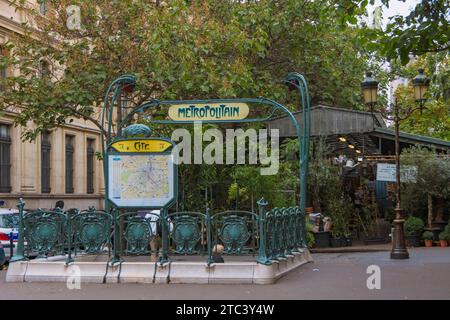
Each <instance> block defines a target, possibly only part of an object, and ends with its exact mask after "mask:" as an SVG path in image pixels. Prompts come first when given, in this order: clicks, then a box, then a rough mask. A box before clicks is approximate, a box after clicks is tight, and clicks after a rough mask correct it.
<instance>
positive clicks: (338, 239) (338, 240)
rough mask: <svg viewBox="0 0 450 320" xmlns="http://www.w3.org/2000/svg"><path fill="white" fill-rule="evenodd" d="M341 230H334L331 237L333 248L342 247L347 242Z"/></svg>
mask: <svg viewBox="0 0 450 320" xmlns="http://www.w3.org/2000/svg"><path fill="white" fill-rule="evenodd" d="M343 239H344V238H342V235H341V233H340V232H336V231H333V237H332V238H330V244H331V246H332V247H333V248H338V247H342V246H343V244H344V243H345V240H343Z"/></svg>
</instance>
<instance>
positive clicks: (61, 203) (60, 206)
mask: <svg viewBox="0 0 450 320" xmlns="http://www.w3.org/2000/svg"><path fill="white" fill-rule="evenodd" d="M63 209H64V201H62V200H58V201H56V205H55V208H54V209H53V211H58V210H61V211H63Z"/></svg>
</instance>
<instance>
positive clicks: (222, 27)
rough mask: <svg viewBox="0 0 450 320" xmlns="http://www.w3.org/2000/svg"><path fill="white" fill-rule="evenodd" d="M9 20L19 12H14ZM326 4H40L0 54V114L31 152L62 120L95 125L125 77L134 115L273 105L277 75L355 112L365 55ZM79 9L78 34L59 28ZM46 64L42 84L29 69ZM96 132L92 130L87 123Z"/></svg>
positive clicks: (280, 93)
mask: <svg viewBox="0 0 450 320" xmlns="http://www.w3.org/2000/svg"><path fill="white" fill-rule="evenodd" d="M14 2H15V3H16V5H18V6H19V7H20V8H21V9H23V8H24V7H26V6H27V5H28V2H27V1H22V0H16V1H14ZM334 3H335V1H320V3H319V2H318V1H311V0H300V1H299V0H286V1H269V0H262V1H256V2H245V3H238V2H235V1H220V0H203V1H184V0H172V1H156V2H154V3H152V2H149V1H144V0H134V1H132V0H123V1H80V0H78V1H77V0H75V1H72V0H70V1H69V0H59V1H49V12H48V14H47V15H46V16H42V15H40V13H39V12H37V11H36V10H34V9H31V10H28V11H27V12H28V14H29V15H30V21H35V22H36V25H38V26H39V30H36V29H35V28H34V27H33V26H34V24H33V23H28V24H26V25H24V27H25V33H24V34H23V35H17V36H16V37H13V38H12V39H11V41H10V42H9V43H8V44H7V47H8V49H9V51H10V52H11V54H10V55H9V56H8V57H7V58H4V59H2V64H3V65H8V66H9V67H10V68H11V69H16V70H18V71H20V74H19V73H14V74H13V73H10V74H9V76H8V77H7V79H6V80H5V81H3V83H2V84H3V85H4V88H5V90H4V91H2V93H0V102H1V106H2V108H3V109H5V108H9V110H13V111H18V112H19V115H18V118H17V122H18V123H19V124H20V125H23V126H25V125H26V124H27V123H29V122H30V121H32V122H33V123H34V127H32V128H31V127H27V130H26V131H25V135H24V138H25V139H28V140H32V139H34V138H35V137H36V134H37V133H39V132H40V131H41V130H44V129H48V128H51V127H53V126H55V125H60V124H63V123H65V122H66V121H70V120H68V119H70V118H86V119H90V120H92V121H93V122H94V123H96V121H97V118H98V115H97V114H96V111H97V109H96V108H95V107H96V106H100V105H101V104H102V97H103V94H104V92H105V90H106V88H107V85H108V84H109V83H110V82H111V81H112V80H113V79H114V78H115V77H117V76H118V75H120V74H123V73H133V74H135V75H137V78H138V85H139V86H138V88H137V89H138V90H137V91H136V93H135V94H134V96H133V97H132V99H131V101H130V102H131V105H130V106H133V105H136V104H138V103H140V102H142V101H144V100H147V99H149V98H159V99H189V98H194V97H196V98H206V97H207V98H217V97H238V96H260V95H261V96H266V97H269V98H274V99H281V98H283V97H284V95H285V88H284V87H283V85H282V84H281V82H280V80H281V79H282V77H283V76H285V75H286V73H287V72H289V71H298V72H301V73H303V74H304V75H305V77H306V79H307V80H308V81H309V84H310V91H311V97H312V101H313V102H324V103H329V104H333V105H337V106H343V107H351V106H354V105H355V104H358V103H360V102H361V97H360V89H359V82H360V78H361V76H362V74H363V71H364V69H365V66H366V61H367V60H366V55H365V54H364V53H362V52H360V51H359V49H358V48H359V47H358V43H357V42H356V41H355V34H356V33H357V27H351V26H340V25H339V24H338V23H337V19H338V17H337V15H336V13H335V8H334ZM69 5H78V6H80V8H81V29H80V30H69V29H68V28H67V19H68V16H67V12H66V10H65V9H66V7H67V6H69ZM43 60H45V61H47V62H48V63H49V66H50V68H49V73H48V75H47V76H46V77H42V73H41V72H40V68H41V67H42V63H41V61H43ZM97 124H98V123H97Z"/></svg>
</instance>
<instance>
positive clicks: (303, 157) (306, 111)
mask: <svg viewBox="0 0 450 320" xmlns="http://www.w3.org/2000/svg"><path fill="white" fill-rule="evenodd" d="M284 83H285V84H286V85H287V86H288V87H289V88H290V89H297V90H298V92H299V94H300V100H301V110H302V129H303V130H302V131H303V132H301V131H300V128H299V126H298V124H296V126H295V129H296V132H297V139H298V141H299V156H300V163H299V166H300V201H299V206H300V210H301V214H302V216H303V218H304V217H305V215H306V212H305V207H306V195H307V186H308V180H307V178H308V164H309V138H310V135H311V112H310V111H311V105H310V99H309V91H308V84H307V82H306V79H305V77H304V76H303V75H301V74H299V73H297V72H292V73H289V74H288V75H287V77H286V78H285V79H284ZM301 228H302V230H301V240H302V244H303V247H306V246H307V240H306V229H305V228H306V226H305V224H304V223H302V224H301Z"/></svg>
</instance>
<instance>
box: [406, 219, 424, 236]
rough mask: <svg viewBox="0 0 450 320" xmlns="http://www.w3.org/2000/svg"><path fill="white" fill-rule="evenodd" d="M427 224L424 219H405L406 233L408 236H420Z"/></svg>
mask: <svg viewBox="0 0 450 320" xmlns="http://www.w3.org/2000/svg"><path fill="white" fill-rule="evenodd" d="M424 227H425V224H424V222H423V220H422V219H420V218H417V217H409V218H408V219H406V221H405V234H406V235H407V236H418V235H420V233H421V232H422V230H423V228H424Z"/></svg>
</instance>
